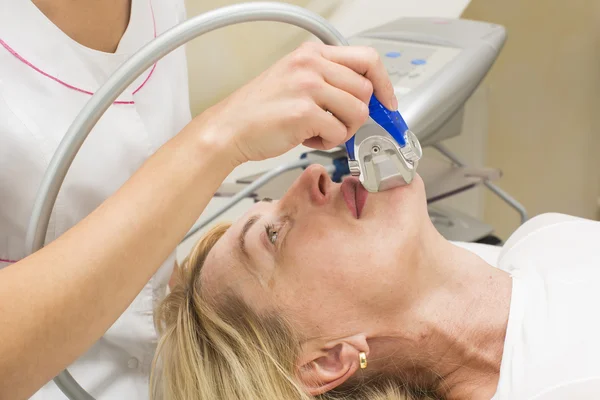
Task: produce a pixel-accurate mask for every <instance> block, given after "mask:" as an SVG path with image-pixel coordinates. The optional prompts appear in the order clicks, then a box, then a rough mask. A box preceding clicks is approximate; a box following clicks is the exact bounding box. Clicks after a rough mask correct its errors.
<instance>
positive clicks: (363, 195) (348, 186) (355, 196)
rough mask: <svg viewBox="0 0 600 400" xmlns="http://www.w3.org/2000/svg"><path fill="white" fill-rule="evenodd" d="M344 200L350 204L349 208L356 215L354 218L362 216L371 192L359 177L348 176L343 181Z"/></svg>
mask: <svg viewBox="0 0 600 400" xmlns="http://www.w3.org/2000/svg"><path fill="white" fill-rule="evenodd" d="M340 190H341V192H342V197H343V198H344V202H345V203H346V205H347V206H348V209H349V210H350V212H351V213H352V215H354V218H357V219H358V218H360V215H361V213H362V210H363V208H364V207H365V203H366V202H367V197H368V196H369V192H367V190H366V189H365V188H364V187H363V185H362V184H361V183H360V181H359V180H358V178H355V177H348V178H346V179H344V181H343V182H342V186H341V188H340Z"/></svg>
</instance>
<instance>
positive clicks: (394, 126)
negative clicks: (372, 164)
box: [346, 95, 408, 160]
mask: <svg viewBox="0 0 600 400" xmlns="http://www.w3.org/2000/svg"><path fill="white" fill-rule="evenodd" d="M369 117H371V119H372V120H373V121H375V122H376V123H377V124H378V125H379V126H381V127H382V128H383V129H385V130H386V132H387V133H389V134H390V135H391V136H392V137H393V138H394V140H395V141H396V143H398V145H399V146H400V147H404V146H406V141H405V140H404V132H406V131H407V130H408V126H407V125H406V122H404V118H402V115H400V112H398V111H390V110H388V109H387V108H385V106H384V105H383V104H381V102H380V101H379V100H377V98H376V97H375V95H373V96H371V100H370V101H369ZM346 151H347V152H348V158H349V159H350V160H354V159H355V154H354V136H352V137H351V138H350V140H348V141H347V142H346Z"/></svg>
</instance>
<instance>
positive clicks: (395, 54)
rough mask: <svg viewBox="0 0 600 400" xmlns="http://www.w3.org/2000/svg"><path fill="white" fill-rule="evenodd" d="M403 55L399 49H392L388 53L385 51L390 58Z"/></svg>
mask: <svg viewBox="0 0 600 400" xmlns="http://www.w3.org/2000/svg"><path fill="white" fill-rule="evenodd" d="M401 55H402V53H398V52H397V51H390V52H388V53H385V56H386V57H389V58H398V57H400V56H401Z"/></svg>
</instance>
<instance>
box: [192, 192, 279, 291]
mask: <svg viewBox="0 0 600 400" xmlns="http://www.w3.org/2000/svg"><path fill="white" fill-rule="evenodd" d="M274 208H275V205H274V204H273V203H267V202H260V203H256V204H254V205H253V206H252V207H250V209H249V210H248V211H247V212H246V213H244V215H243V216H242V217H241V218H239V219H238V220H237V221H235V222H234V223H233V224H232V225H231V227H230V228H229V229H228V230H227V232H225V234H224V235H223V237H221V239H219V240H218V241H217V243H216V244H215V245H214V247H213V248H212V249H211V250H210V252H209V253H208V256H207V257H206V260H205V262H204V266H203V267H202V272H201V275H200V279H201V280H202V286H203V287H204V288H205V289H207V290H208V291H210V292H211V293H215V294H216V293H220V292H222V291H224V290H226V289H228V288H231V289H234V290H235V291H236V292H237V291H238V290H239V286H240V285H245V284H246V282H247V281H249V280H253V279H255V278H254V276H253V274H252V273H251V272H250V271H251V269H250V268H248V262H249V261H248V260H243V259H242V253H241V249H240V242H239V240H240V235H241V234H242V230H243V229H244V225H245V224H246V222H247V221H248V220H249V219H250V218H252V217H253V216H256V215H261V216H262V217H263V218H264V217H265V216H267V215H268V214H269V213H271V212H273V210H274ZM256 224H261V222H260V221H257V222H256ZM256 224H255V225H256ZM254 229H256V227H255V226H253V227H252V228H251V230H254ZM251 234H252V232H247V235H246V237H247V238H248V239H249V238H250V237H251Z"/></svg>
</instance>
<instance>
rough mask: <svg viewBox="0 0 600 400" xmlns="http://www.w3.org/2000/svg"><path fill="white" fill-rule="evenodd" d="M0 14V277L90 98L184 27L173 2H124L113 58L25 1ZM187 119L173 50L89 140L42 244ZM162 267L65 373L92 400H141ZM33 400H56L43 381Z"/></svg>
mask: <svg viewBox="0 0 600 400" xmlns="http://www.w3.org/2000/svg"><path fill="white" fill-rule="evenodd" d="M0 10H1V11H0V268H2V267H5V266H6V265H8V264H10V263H12V262H15V261H17V260H19V259H21V258H22V257H24V256H25V249H24V244H25V233H26V229H27V225H28V222H29V217H30V214H31V209H32V205H33V202H34V198H35V195H36V191H37V189H38V185H39V183H40V181H41V178H42V175H43V173H44V171H45V170H46V168H47V166H48V163H49V161H50V158H51V156H52V154H53V152H54V151H55V149H56V147H57V146H58V143H59V141H60V140H61V139H62V137H63V135H64V133H65V132H66V130H67V128H68V127H69V125H70V124H71V122H72V121H73V119H74V118H75V116H76V115H77V114H78V112H79V111H80V110H81V108H82V107H83V106H84V105H85V104H86V102H87V101H88V100H89V99H90V97H91V93H93V92H94V91H96V90H97V89H98V88H99V87H100V86H101V84H102V83H103V82H105V81H106V79H107V77H108V76H109V75H110V74H111V73H112V72H113V71H114V70H115V69H116V68H117V67H118V66H119V64H121V63H122V62H123V61H124V60H126V59H127V58H128V57H130V56H131V55H132V54H133V53H134V52H135V51H136V50H137V49H139V48H140V47H141V46H143V45H144V44H146V43H148V42H149V41H150V40H152V39H153V38H154V37H155V36H156V35H160V34H161V33H163V32H165V31H166V30H167V29H169V28H170V27H172V26H173V25H175V24H177V23H179V22H181V21H182V20H184V19H185V10H184V5H183V0H133V1H132V9H131V22H130V24H129V26H128V28H127V30H126V32H125V34H124V36H123V38H122V39H121V41H120V43H119V46H118V49H117V51H116V53H115V54H108V53H103V52H99V51H95V50H92V49H89V48H86V47H84V46H82V45H80V44H78V43H77V42H75V41H74V40H72V39H71V38H69V37H68V36H67V35H66V34H64V33H63V32H62V31H61V30H60V29H58V28H57V27H56V26H55V25H53V24H52V23H51V22H50V21H49V20H48V19H47V18H46V17H45V16H44V15H43V14H42V13H41V12H40V11H39V10H38V9H37V8H36V7H35V6H34V5H33V4H32V3H31V2H30V1H29V0H0ZM189 120H190V110H189V101H188V83H187V68H186V60H185V52H184V49H183V48H180V49H178V50H176V51H175V52H173V53H171V54H170V55H168V56H167V57H165V58H163V59H161V60H160V61H158V62H157V63H156V65H155V66H153V67H151V68H149V69H148V71H146V72H145V73H143V74H142V75H141V76H140V77H139V78H138V79H137V80H136V82H134V83H133V84H132V85H131V86H130V87H129V89H128V90H127V91H125V92H124V93H123V94H122V95H121V96H120V97H119V99H118V100H117V101H116V102H115V104H113V105H112V106H111V107H110V108H109V109H108V110H107V112H106V113H105V114H104V116H103V117H102V118H101V120H100V121H99V123H98V124H97V125H96V127H95V128H94V130H93V131H92V132H91V134H90V135H89V137H88V139H87V140H86V142H85V143H84V144H83V147H82V149H81V151H80V152H79V154H78V155H77V157H76V158H75V161H74V162H73V165H72V167H71V169H70V171H69V173H68V175H67V177H66V180H65V183H64V185H63V187H62V190H61V192H60V194H59V196H58V199H57V202H56V206H55V208H54V213H53V215H52V219H51V221H50V226H49V229H48V235H47V241H51V240H53V239H55V238H56V237H58V236H59V235H61V234H62V233H64V232H65V231H66V230H67V229H69V228H70V227H72V226H73V225H74V224H76V223H77V222H78V221H80V220H81V219H82V218H84V217H85V216H86V215H88V214H89V213H90V212H92V211H93V210H94V209H95V208H96V207H97V206H98V205H100V203H102V202H103V201H104V200H105V199H106V198H107V197H109V196H110V195H111V194H112V193H114V192H115V191H116V190H117V189H118V188H119V187H120V186H121V185H122V184H123V183H124V182H125V181H126V180H127V179H128V178H129V177H130V176H131V175H132V173H133V172H134V171H136V169H138V168H139V167H140V165H141V164H142V163H143V162H144V160H146V159H147V158H148V156H150V155H151V154H152V153H153V152H154V151H156V150H157V149H158V147H160V146H161V145H162V144H163V143H165V142H166V141H167V140H168V139H169V138H171V137H172V136H174V135H175V134H176V133H177V132H178V131H179V130H181V128H183V127H184V126H185V125H186V124H187V123H188V122H189ZM115 235H118V232H115ZM173 263H174V256H171V257H170V258H169V259H168V260H167V261H166V262H165V264H164V265H163V267H162V268H161V269H160V270H159V272H158V273H157V274H156V275H155V276H154V277H153V278H152V279H151V280H150V282H149V283H148V284H147V285H146V286H145V287H144V289H143V290H142V292H141V293H140V294H139V295H138V296H137V298H136V299H135V301H134V302H133V303H132V304H131V306H130V307H129V308H128V309H127V311H126V312H125V314H123V316H121V318H119V320H118V321H117V322H116V323H115V324H114V325H113V326H112V327H111V328H110V329H109V330H108V331H107V332H106V334H105V335H104V337H103V338H102V339H101V340H100V341H99V342H98V343H96V344H95V345H94V346H93V347H92V348H91V349H90V350H89V351H88V352H87V353H86V354H85V355H83V356H82V357H81V358H80V359H79V360H78V361H77V362H75V363H74V365H72V366H71V367H69V370H70V372H71V373H72V374H73V376H74V377H75V378H76V379H77V380H78V382H79V383H80V384H81V385H82V386H83V387H84V388H85V389H86V390H88V391H89V392H90V393H91V394H92V395H93V396H95V397H96V398H97V399H132V400H133V399H145V398H147V397H148V377H149V371H150V365H151V360H152V357H153V353H154V350H155V345H156V333H155V330H154V325H153V318H152V311H153V308H154V305H155V304H156V302H157V300H158V299H160V298H161V297H162V296H163V295H164V293H165V288H166V285H167V283H168V280H169V277H170V274H171V271H172V268H173ZM47 268H52V266H51V265H48V266H47ZM123 268H127V266H126V265H124V266H123ZM65 340H68V335H66V336H65ZM34 398H35V399H44V400H48V399H50V400H51V399H61V400H62V399H64V398H65V397H64V395H63V394H62V393H61V392H60V391H59V390H58V389H57V387H56V386H55V385H54V384H53V383H52V382H51V383H49V384H48V385H46V387H44V388H43V389H42V390H40V391H39V392H38V393H37V394H36V395H35V396H34Z"/></svg>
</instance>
